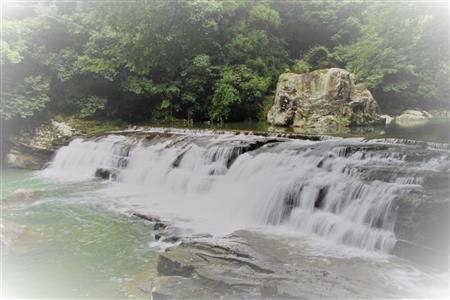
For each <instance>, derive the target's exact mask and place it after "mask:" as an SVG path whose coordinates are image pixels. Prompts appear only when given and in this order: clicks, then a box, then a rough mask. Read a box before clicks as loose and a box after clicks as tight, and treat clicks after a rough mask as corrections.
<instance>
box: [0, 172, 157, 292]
mask: <svg viewBox="0 0 450 300" xmlns="http://www.w3.org/2000/svg"><path fill="white" fill-rule="evenodd" d="M2 175H3V178H2V180H3V182H2V183H3V198H4V199H6V200H3V225H4V228H3V236H6V241H7V243H8V245H7V246H5V245H3V246H4V247H3V255H2V259H3V266H2V267H3V296H4V297H7V298H24V297H34V298H60V297H62V296H63V297H68V298H124V297H133V296H134V297H136V296H139V294H140V293H141V290H140V286H144V287H145V286H147V285H148V284H149V283H148V282H146V281H145V279H143V280H142V281H139V280H140V278H139V274H142V273H149V272H153V271H152V270H153V267H154V262H155V261H156V255H157V253H156V252H154V251H152V250H151V249H150V246H149V243H150V242H151V241H152V240H153V238H152V235H151V233H152V226H151V225H150V224H146V223H145V222H143V221H141V220H139V219H134V218H130V217H128V216H125V215H123V214H120V213H117V212H114V211H112V210H110V209H108V208H107V207H105V206H104V205H103V204H102V203H101V202H99V201H96V199H95V193H92V190H93V189H95V188H96V185H98V183H95V182H94V183H92V182H91V183H84V184H83V183H79V184H52V183H49V182H46V181H45V180H42V179H36V178H34V177H33V173H31V172H27V171H20V170H4V171H3V174H2ZM18 188H20V189H26V190H28V191H31V190H32V191H34V198H35V199H37V200H35V201H30V200H26V199H13V200H11V197H8V195H10V194H11V192H13V191H15V190H17V189H18ZM8 198H9V200H8ZM145 278H149V277H148V276H146V277H145Z"/></svg>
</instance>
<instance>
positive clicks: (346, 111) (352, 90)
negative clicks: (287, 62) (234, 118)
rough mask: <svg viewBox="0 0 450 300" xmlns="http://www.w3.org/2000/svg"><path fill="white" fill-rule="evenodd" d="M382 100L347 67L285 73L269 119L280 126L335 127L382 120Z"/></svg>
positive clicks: (278, 87) (279, 83) (281, 77)
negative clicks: (380, 101) (356, 80)
mask: <svg viewBox="0 0 450 300" xmlns="http://www.w3.org/2000/svg"><path fill="white" fill-rule="evenodd" d="M378 113H379V107H378V103H377V102H376V101H375V99H374V98H373V97H372V94H371V93H370V91H369V90H368V89H367V88H366V87H365V86H364V85H363V84H361V83H360V84H356V85H355V83H354V80H353V79H352V76H351V74H350V73H349V72H348V71H346V70H343V69H339V68H331V69H321V70H316V71H313V72H310V73H306V74H293V73H285V74H282V75H281V76H280V78H279V80H278V84H277V90H276V95H275V102H274V105H273V106H272V108H271V109H270V111H269V113H268V116H267V119H268V121H269V123H271V124H273V125H280V126H290V125H292V126H294V127H316V128H320V127H322V128H330V127H331V128H333V127H334V128H335V127H346V126H349V125H367V124H371V123H375V122H380V120H381V119H380V117H379V114H378Z"/></svg>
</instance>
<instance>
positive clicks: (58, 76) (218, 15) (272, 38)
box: [0, 0, 449, 124]
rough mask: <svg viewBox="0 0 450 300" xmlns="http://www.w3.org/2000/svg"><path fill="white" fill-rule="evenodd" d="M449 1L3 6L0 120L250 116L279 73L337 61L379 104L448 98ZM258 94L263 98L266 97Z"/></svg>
mask: <svg viewBox="0 0 450 300" xmlns="http://www.w3.org/2000/svg"><path fill="white" fill-rule="evenodd" d="M448 26H449V24H448V4H447V3H445V2H442V3H404V2H402V3H386V2H380V3H377V2H363V1H352V2H337V1H336V2H330V1H326V2H325V1H311V2H304V1H268V2H262V1H254V2H252V1H239V0H236V1H230V0H227V1H218V0H210V1H202V0H193V1H154V0H152V1H137V2H136V1H133V2H125V1H124V2H109V3H108V2H98V1H97V2H81V1H80V2H77V3H74V2H70V3H67V2H66V3H63V2H59V3H58V2H51V3H49V2H42V3H25V4H24V3H6V4H3V28H2V30H3V34H2V39H1V51H2V59H1V64H2V72H3V74H2V87H3V88H2V91H1V92H2V94H1V96H2V107H1V111H0V113H1V118H2V119H3V122H7V123H11V124H12V123H14V124H17V122H22V123H24V121H26V122H28V123H30V122H34V121H36V120H43V119H45V118H48V117H49V116H52V115H55V114H62V115H73V116H77V117H79V118H87V119H89V118H90V119H121V120H124V121H133V122H139V121H152V122H163V121H170V120H173V119H183V120H186V121H187V122H192V121H195V122H200V121H202V122H203V121H208V120H209V121H212V122H222V121H238V120H247V119H255V118H257V117H258V116H259V115H261V114H260V113H259V112H260V111H261V110H262V107H261V106H262V104H263V103H267V101H264V99H267V95H270V94H271V93H273V90H274V87H275V84H276V81H277V78H278V76H279V74H280V73H282V72H284V71H286V70H290V71H292V72H298V73H301V72H307V71H311V70H314V69H318V68H324V67H331V66H337V67H343V68H347V69H349V70H350V71H352V72H354V73H355V74H356V77H357V80H359V81H362V82H365V83H366V85H367V86H368V87H369V88H370V89H371V90H372V92H373V93H374V94H375V97H376V99H377V100H378V101H379V102H380V104H381V106H382V109H383V110H384V111H386V112H392V111H394V112H395V111H399V110H401V109H404V108H410V107H418V108H439V107H444V108H445V107H446V106H447V105H448V97H449V81H448V79H449V49H448V44H449V36H448V35H449V32H448ZM265 97H266V98H265Z"/></svg>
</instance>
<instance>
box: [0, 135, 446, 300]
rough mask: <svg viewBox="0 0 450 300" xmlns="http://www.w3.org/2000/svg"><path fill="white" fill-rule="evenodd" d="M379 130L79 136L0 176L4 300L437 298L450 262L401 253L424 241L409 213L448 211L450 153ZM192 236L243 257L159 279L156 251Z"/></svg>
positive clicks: (435, 139)
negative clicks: (361, 134) (440, 264)
mask: <svg viewBox="0 0 450 300" xmlns="http://www.w3.org/2000/svg"><path fill="white" fill-rule="evenodd" d="M394 135H395V134H392V135H391V136H394ZM384 136H385V135H377V136H376V138H375V137H374V136H370V138H371V139H364V138H358V137H353V135H352V134H350V135H347V136H346V137H345V138H342V137H332V136H325V137H321V138H319V139H312V140H311V139H304V138H298V137H297V138H292V137H286V136H281V135H269V136H261V135H258V134H249V133H242V132H241V133H239V134H238V133H236V132H232V133H229V132H228V133H227V132H222V133H217V132H215V131H210V130H201V129H196V130H193V129H191V130H183V129H161V128H153V129H149V128H146V129H137V130H129V131H127V132H120V133H115V134H109V135H105V136H99V137H95V138H91V139H87V140H82V139H76V140H74V141H73V142H71V143H70V144H69V145H68V146H65V147H63V148H61V149H60V150H59V151H58V152H57V154H56V156H55V157H54V159H53V160H52V162H51V163H50V164H49V166H48V167H47V168H46V169H44V170H42V171H36V172H31V171H22V170H12V169H6V170H2V198H3V205H2V208H3V209H2V218H3V224H4V228H3V232H2V243H3V245H2V246H3V247H2V248H3V252H2V268H3V296H5V297H8V298H24V297H37V298H51V297H52V298H62V297H69V298H140V297H150V295H151V294H152V289H153V291H155V289H156V291H157V292H158V293H154V294H153V296H155V295H160V294H167V293H169V295H173V296H178V297H180V295H181V296H183V297H184V298H211V297H218V295H220V294H221V293H228V292H229V291H230V290H233V293H231V294H228V297H231V298H248V297H253V298H255V297H256V298H258V297H263V296H264V293H266V292H267V291H266V290H267V288H266V286H267V285H268V286H269V287H273V286H275V289H274V291H273V288H272V292H271V293H272V294H271V297H272V298H286V297H287V298H289V297H308V298H317V297H340V298H345V297H348V298H357V297H362V298H367V297H375V298H390V297H418V296H419V297H445V296H446V295H448V269H447V268H444V270H442V269H439V268H436V267H435V266H434V265H433V266H430V265H429V264H426V263H422V262H421V261H420V260H417V259H416V260H415V259H410V257H408V256H407V255H406V256H405V255H403V254H400V253H403V252H401V251H400V252H396V251H399V250H398V249H397V248H398V247H399V244H400V240H401V241H404V240H406V241H407V242H408V243H411V244H414V245H415V244H417V245H418V246H420V241H428V240H427V238H429V237H417V236H416V235H411V234H410V233H408V232H407V231H408V230H406V229H407V227H408V226H409V225H410V224H409V223H405V222H406V221H404V219H405V214H406V215H407V214H411V215H412V212H411V207H420V205H419V204H417V203H419V202H420V201H422V202H423V201H428V200H423V199H432V200H433V201H437V202H439V201H441V202H443V203H445V201H446V200H445V197H446V195H447V196H448V182H447V184H445V183H444V184H442V183H440V184H439V183H436V182H437V181H436V178H444V179H445V178H448V177H445V176H446V175H445V174H448V170H449V160H448V156H449V150H448V145H447V144H442V143H434V142H442V141H443V140H444V141H445V139H444V138H443V136H444V135H443V134H442V132H440V133H436V131H434V135H433V137H432V138H431V139H429V140H431V141H433V142H430V143H425V142H413V141H411V140H402V139H394V138H384ZM404 137H408V138H409V136H408V133H406V134H405V135H404ZM99 169H101V170H103V171H104V173H105V174H106V176H107V177H108V178H109V179H107V180H102V179H100V178H97V177H96V176H95V174H96V172H97V174H98V170H99ZM430 178H431V179H430ZM405 203H406V204H405ZM411 203H414V205H412V204H411ZM404 207H407V208H404ZM433 207H434V206H433ZM444 207H445V206H444ZM447 209H448V202H447ZM433 213H434V212H433ZM139 215H146V216H157V219H158V221H157V223H158V222H160V223H161V222H162V223H161V224H164V228H163V229H162V230H161V229H156V227H155V224H154V223H155V222H154V220H150V221H148V220H149V218H147V219H148V220H143V219H142V218H140V217H137V216H139ZM436 216H437V215H436ZM443 216H444V217H442V218H443V219H439V220H436V221H437V223H438V224H439V223H441V224H444V225H443V226H444V227H445V224H447V227H448V213H447V214H444V215H443ZM436 218H441V215H439V216H437V217H436ZM406 219H407V218H406ZM445 222H447V223H445ZM418 223H420V222H417V223H416V224H418ZM167 226H168V227H167ZM402 226H403V227H402ZM424 226H428V225H424ZM405 228H406V229H405ZM444 229H445V228H444ZM418 230H421V228H419V229H418ZM447 230H448V228H447ZM444 231H445V230H444ZM447 232H448V231H447ZM424 236H425V235H424ZM174 237H176V238H174ZM421 239H422V240H421ZM193 241H201V242H204V243H209V244H214V245H223V246H226V245H230V244H232V245H233V247H237V249H240V251H241V250H242V251H244V252H245V255H242V257H248V260H238V259H234V258H233V259H234V260H233V266H232V268H233V269H230V270H231V271H229V272H231V273H232V274H233V276H229V275H227V273H226V272H224V271H223V270H224V269H225V268H231V267H230V265H226V264H224V265H223V267H222V268H223V269H220V267H217V266H215V265H214V264H212V263H211V264H206V266H205V264H204V262H203V264H202V265H201V266H197V265H195V264H194V263H193V264H194V266H193V267H194V273H195V274H197V275H194V276H193V277H192V278H190V277H189V276H184V275H183V276H184V277H171V276H170V275H168V274H159V273H162V272H163V271H161V268H160V267H158V264H160V254H161V253H163V254H164V253H166V252H167V253H169V254H170V253H171V252H173V253H175V254H176V253H178V252H177V251H180V250H179V249H182V248H183V247H185V248H186V247H189V246H183V247H181V246H180V243H182V245H189V243H193ZM429 243H430V245H428V246H430V247H434V245H431V243H432V241H431V240H430V242H429ZM438 244H439V243H438ZM177 247H178V248H177ZM436 247H438V246H436ZM172 249H176V250H172ZM177 249H178V250H177ZM440 250H442V249H440ZM189 251H190V250H189ZM447 251H448V240H447ZM407 252H408V251H407ZM447 254H448V252H447ZM177 255H178V254H177ZM229 256H230V255H228V254H227V258H229ZM172 258H173V257H172ZM249 261H251V264H250V263H249ZM239 262H241V264H240V263H239ZM245 265H247V266H252V268H251V270H250V269H249V270H246V269H245V268H243V266H245ZM255 266H257V267H255ZM258 268H259V269H258ZM244 269H245V270H244ZM265 269H267V270H269V271H267V272H256V271H255V270H265ZM227 272H228V271H227ZM254 272H256V273H254ZM231 273H230V274H231ZM262 273H264V274H262ZM205 274H207V275H205ZM268 274H270V275H268ZM161 275H165V277H164V278H166V279H167V278H169V277H171V278H172V279H171V280H172V281H170V280H169V281H164V284H162V283H161V282H162V281H161ZM178 275H179V274H178ZM208 276H209V277H208ZM236 276H240V278H241V279H240V280H241V281H242V282H243V283H244V282H251V284H250V283H249V284H247V286H253V287H257V286H259V285H260V284H261V286H260V288H259V289H257V290H256V291H255V289H254V288H248V287H246V288H242V287H241V286H244V284H241V285H239V283H231V281H232V280H231V279H230V278H231V277H233V278H237V277H236ZM185 277H186V278H188V279H184V278H185ZM205 277H207V279H208V280H210V281H211V280H212V278H214V280H216V281H221V282H223V283H225V284H227V286H228V287H229V288H227V290H222V289H220V288H219V287H216V286H213V287H211V286H207V284H206V281H202V280H204V279H205ZM158 278H159V279H158ZM173 278H175V279H176V278H182V280H181V279H179V280H178V281H176V280H175V282H176V283H175V284H174V283H173V282H174V281H173ZM199 278H201V279H199ZM217 278H220V279H217ZM186 280H187V281H186ZM238 281H239V280H238ZM167 282H168V283H167ZM261 282H263V283H261ZM180 284H181V285H180ZM183 284H186V285H188V288H186V287H184V286H183ZM167 286H168V287H167ZM237 286H240V287H239V288H237ZM189 288H192V289H193V291H192V292H189V293H188V291H189V290H190V289H189ZM177 289H178V290H177ZM184 289H185V290H186V291H184ZM263 292H264V293H263ZM170 293H172V294H170ZM155 298H156V296H155Z"/></svg>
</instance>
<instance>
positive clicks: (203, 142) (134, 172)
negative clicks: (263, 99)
mask: <svg viewBox="0 0 450 300" xmlns="http://www.w3.org/2000/svg"><path fill="white" fill-rule="evenodd" d="M130 131H132V130H130ZM150 132H151V133H152V136H151V138H149V137H145V136H144V137H142V136H141V137H138V136H137V135H129V134H127V135H120V134H117V135H109V136H105V137H101V138H96V139H91V140H81V139H77V140H74V141H73V142H71V143H70V144H69V145H68V146H66V147H62V148H61V149H60V150H59V151H58V152H57V154H56V156H55V158H54V160H53V162H52V163H51V165H50V166H49V168H47V169H46V170H44V171H43V172H42V174H41V175H42V176H45V177H56V178H58V179H60V180H61V179H62V180H87V179H91V178H93V177H94V175H95V171H96V170H97V169H98V168H106V169H109V170H110V171H111V172H115V173H116V174H117V176H116V177H115V178H116V182H114V183H112V184H111V185H108V186H107V187H106V188H105V190H104V193H105V195H107V197H106V198H109V199H110V200H112V201H116V202H119V203H121V204H122V205H124V206H127V205H128V206H132V205H134V206H136V205H137V206H139V207H140V208H141V209H144V210H148V211H149V212H153V213H158V214H161V215H163V216H166V217H168V218H172V220H173V221H174V222H178V223H180V224H182V225H183V226H187V227H190V228H192V229H193V230H195V231H198V232H209V233H213V234H218V235H220V234H227V233H230V232H232V231H234V230H237V229H243V228H258V227H261V226H269V227H273V226H275V227H279V228H286V230H289V231H296V232H299V233H301V234H303V235H313V236H316V237H320V238H323V239H325V240H326V241H329V242H331V243H335V244H343V245H349V246H352V247H356V248H358V249H363V250H368V251H378V252H382V253H389V251H391V249H392V248H393V246H394V245H395V243H396V237H395V234H394V231H393V229H394V225H395V218H396V214H395V207H394V205H393V204H394V202H395V201H394V200H395V199H396V197H398V196H400V195H402V194H404V193H405V192H407V191H408V189H409V187H411V188H412V187H417V186H418V185H419V186H420V185H421V184H422V183H423V179H422V178H421V177H418V176H417V175H416V173H417V172H418V170H423V169H424V168H425V169H427V170H429V169H431V170H433V169H436V168H442V166H443V164H445V163H444V162H445V155H448V153H444V152H445V151H444V152H443V153H442V155H435V156H434V157H432V158H430V159H428V160H426V161H421V162H420V163H416V162H407V161H406V160H405V158H406V156H407V155H406V154H405V153H406V152H405V151H407V150H408V149H411V148H412V147H415V145H410V144H411V143H410V144H408V145H403V144H401V143H400V142H398V141H393V140H384V141H383V140H376V141H373V142H372V141H364V140H362V139H325V140H322V141H310V140H291V139H286V138H281V139H277V140H273V138H271V137H261V136H257V135H251V134H247V135H244V134H240V135H234V134H216V133H214V132H212V131H206V132H205V131H195V132H190V131H180V130H157V129H154V130H152V131H150ZM271 139H272V140H271ZM434 148H437V150H436V151H441V152H442V151H443V150H442V149H441V148H442V147H434ZM393 149H394V150H393ZM405 149H406V150H405ZM373 166H376V167H377V168H379V169H380V168H381V169H382V168H386V169H392V168H393V167H394V168H396V169H397V170H400V169H401V170H402V174H403V175H402V177H398V178H394V177H395V176H394V177H393V178H392V179H386V180H385V179H380V178H367V177H364V176H363V175H364V170H367V169H368V168H371V167H373ZM361 170H363V171H361Z"/></svg>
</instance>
